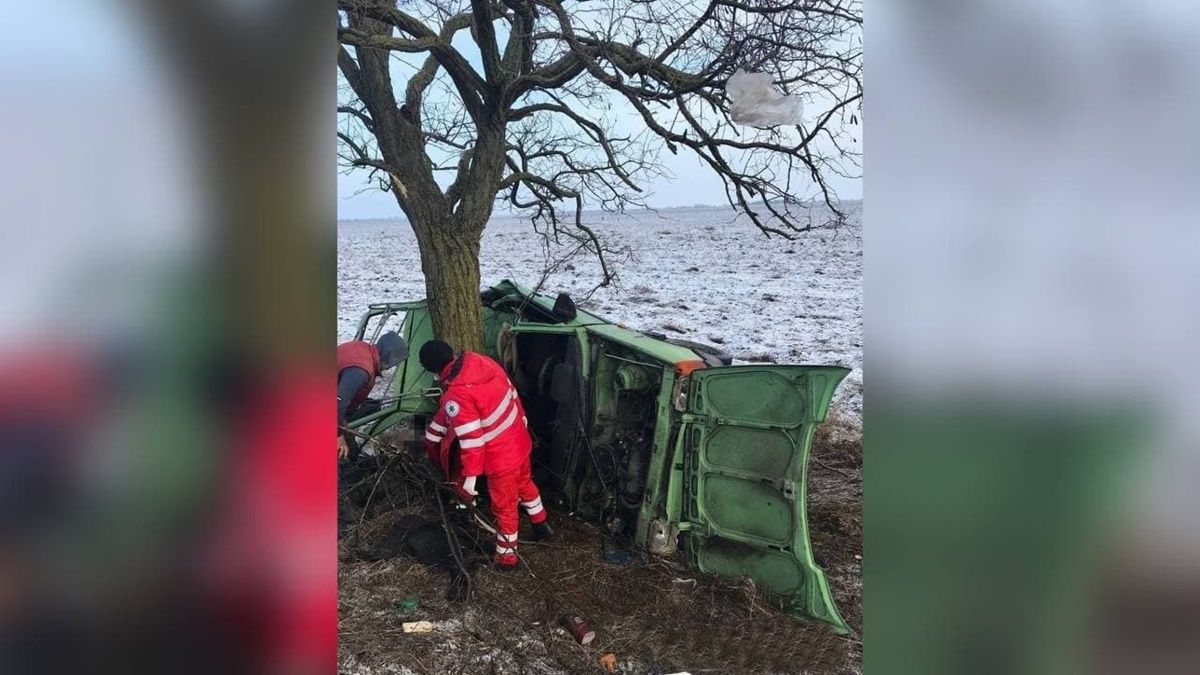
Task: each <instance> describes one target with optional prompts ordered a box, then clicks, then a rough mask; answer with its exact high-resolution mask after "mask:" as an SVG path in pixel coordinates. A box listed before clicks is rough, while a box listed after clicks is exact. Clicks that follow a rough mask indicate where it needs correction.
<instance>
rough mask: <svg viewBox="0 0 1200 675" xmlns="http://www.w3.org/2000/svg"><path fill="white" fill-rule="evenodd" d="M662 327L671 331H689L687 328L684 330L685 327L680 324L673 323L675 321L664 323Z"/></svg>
mask: <svg viewBox="0 0 1200 675" xmlns="http://www.w3.org/2000/svg"><path fill="white" fill-rule="evenodd" d="M662 329H663V330H669V331H671V332H672V333H686V332H687V331H686V330H684V329H682V328H680V327H679V326H676V325H675V324H673V323H664V324H663V325H662Z"/></svg>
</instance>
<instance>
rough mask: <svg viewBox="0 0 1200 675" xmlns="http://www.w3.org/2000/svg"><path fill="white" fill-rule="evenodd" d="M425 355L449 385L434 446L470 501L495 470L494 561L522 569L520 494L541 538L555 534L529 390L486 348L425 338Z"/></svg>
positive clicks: (491, 486)
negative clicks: (538, 478)
mask: <svg viewBox="0 0 1200 675" xmlns="http://www.w3.org/2000/svg"><path fill="white" fill-rule="evenodd" d="M420 360H421V365H422V366H423V367H424V368H425V370H428V371H429V372H431V373H436V374H437V376H438V379H439V381H440V382H441V387H442V392H443V393H442V397H441V400H440V401H439V402H438V410H437V413H436V414H435V415H434V417H433V420H432V421H430V422H429V426H428V427H426V429H425V441H426V452H428V453H429V455H430V457H432V458H434V461H435V462H438V463H439V464H440V465H441V466H442V468H443V470H444V471H446V473H447V476H448V477H449V478H450V479H451V480H452V481H454V485H455V489H456V490H457V491H458V493H459V496H460V497H461V498H462V499H463V501H465V502H468V503H473V502H474V500H475V496H476V495H477V494H478V493H477V491H476V486H475V483H476V479H478V478H479V477H480V476H486V477H487V485H488V496H489V497H490V498H491V506H492V515H494V516H495V517H496V555H495V558H494V564H495V566H496V567H497V568H498V569H506V570H507V569H515V568H516V566H517V562H518V559H517V525H518V522H519V513H518V511H517V508H518V502H519V505H520V507H522V508H524V509H525V513H526V514H528V515H529V520H530V522H532V523H533V538H534V539H535V540H537V539H545V538H546V537H549V536H550V535H552V534H553V530H551V529H550V525H549V523H547V522H546V509H545V508H544V507H543V506H542V498H541V495H540V494H539V493H538V489H537V486H536V485H534V483H533V477H532V475H531V473H530V465H529V453H530V451H531V450H532V448H533V439H532V438H531V437H530V435H529V421H528V420H527V419H526V418H525V408H524V406H523V405H522V404H521V398H520V397H519V396H518V395H517V390H516V387H514V386H513V384H512V382H511V381H510V380H509V379H508V373H506V372H504V368H503V367H502V366H501V365H500V364H499V363H496V362H495V361H493V360H492V359H490V358H488V357H487V356H484V355H482V354H476V353H475V352H463V353H462V354H459V355H458V357H457V358H455V356H454V350H453V349H452V348H451V347H450V345H448V344H446V343H445V342H442V341H441V340H431V341H429V342H426V343H425V344H424V345H422V346H421V352H420ZM454 441H457V442H458V446H459V449H460V451H461V452H460V456H459V461H458V466H459V467H460V468H459V471H457V472H455V471H453V469H452V466H451V463H450V462H448V461H447V458H448V456H449V453H448V449H449V446H450V444H451V443H453V442H454ZM456 473H457V474H459V475H454V474H456Z"/></svg>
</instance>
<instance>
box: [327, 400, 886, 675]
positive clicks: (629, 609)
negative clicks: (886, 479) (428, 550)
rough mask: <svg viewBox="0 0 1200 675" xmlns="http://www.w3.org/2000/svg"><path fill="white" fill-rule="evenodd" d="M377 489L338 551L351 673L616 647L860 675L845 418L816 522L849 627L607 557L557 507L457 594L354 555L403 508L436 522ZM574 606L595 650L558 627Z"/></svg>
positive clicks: (505, 661)
mask: <svg viewBox="0 0 1200 675" xmlns="http://www.w3.org/2000/svg"><path fill="white" fill-rule="evenodd" d="M381 494H386V495H389V496H388V497H386V498H384V501H383V502H381V506H382V508H380V510H379V512H378V514H377V515H373V516H371V515H369V516H368V517H367V518H366V519H364V520H363V524H362V526H361V527H359V528H358V529H357V530H356V532H357V541H351V539H352V538H353V537H347V538H345V539H344V540H343V541H342V544H341V547H340V553H341V564H340V566H339V573H338V578H339V584H340V586H339V589H340V594H339V635H340V643H339V662H340V667H341V669H342V671H343V672H355V673H561V672H570V673H589V672H590V673H603V672H607V671H606V670H605V669H604V668H603V667H602V666H601V665H600V657H601V656H602V655H603V654H605V653H612V654H615V655H616V672H620V673H673V672H678V671H680V670H688V671H690V672H693V673H698V672H722V673H725V672H739V673H742V672H747V673H748V672H772V673H798V672H806V673H859V672H861V669H862V668H861V660H862V648H861V641H860V639H859V636H860V634H861V629H862V581H861V580H862V561H861V555H862V444H861V439H860V438H859V436H858V432H857V431H856V430H855V429H853V427H849V426H848V425H843V424H841V423H839V422H837V421H836V420H834V421H832V422H831V423H828V424H826V425H824V426H823V427H822V428H821V429H820V430H819V431H818V434H817V438H816V439H815V441H814V444H813V454H812V461H811V463H810V468H809V500H808V503H809V524H810V529H811V538H812V543H813V548H814V553H815V556H816V559H817V561H818V563H819V564H821V565H822V566H823V567H824V568H825V569H826V571H827V572H828V574H829V580H830V584H831V585H832V587H833V589H834V593H835V596H836V599H837V603H838V606H839V608H840V609H841V611H842V614H843V616H844V617H845V619H846V621H847V622H848V623H849V624H850V626H851V629H852V633H851V635H849V636H838V635H836V634H834V633H833V631H832V630H830V629H829V628H827V627H826V626H824V625H822V624H818V623H815V622H810V621H801V620H797V619H794V618H792V617H790V616H788V615H786V614H783V613H782V612H780V611H778V610H777V609H775V608H773V607H772V606H771V605H770V603H769V602H768V601H767V600H766V599H765V598H764V597H763V596H762V595H760V594H759V593H758V592H757V591H756V590H755V589H754V588H753V587H752V586H751V585H750V584H748V583H743V584H736V583H732V582H727V581H723V580H719V579H715V578H705V577H700V576H699V575H697V574H696V573H695V572H692V571H690V570H688V569H687V568H686V567H684V565H683V564H682V562H681V561H679V560H674V559H659V558H654V559H650V560H642V561H637V562H635V563H634V564H632V565H628V566H618V565H610V564H606V563H604V562H602V561H601V547H602V545H604V538H603V537H602V536H601V534H600V532H599V531H598V530H597V528H595V527H593V526H592V525H590V524H588V523H585V522H583V521H581V520H578V519H576V518H573V517H570V516H569V515H567V514H565V513H563V512H562V511H559V510H555V511H552V512H551V515H550V518H551V523H552V524H553V526H554V527H555V529H556V531H557V536H556V537H555V538H554V539H553V540H552V541H550V542H545V543H528V544H525V543H523V544H522V546H521V554H522V557H523V559H524V565H523V566H522V569H521V570H520V571H518V572H511V573H501V572H495V571H492V570H490V569H487V568H486V567H484V568H481V569H479V570H477V571H476V573H475V575H474V583H473V590H474V597H473V598H472V599H471V600H470V601H469V602H465V603H464V602H452V601H448V600H447V599H446V597H445V591H446V585H447V575H446V574H445V573H444V572H441V571H436V570H433V569H431V568H428V567H426V566H424V565H421V564H419V563H417V562H416V561H415V560H413V559H412V558H409V557H397V558H393V559H390V560H382V561H374V562H366V561H363V560H361V559H359V558H358V556H357V554H356V550H357V549H358V548H362V547H364V546H367V545H369V544H370V542H372V541H378V540H379V539H381V538H382V537H384V536H385V535H386V533H387V532H388V531H389V530H390V528H391V526H392V525H393V524H394V523H395V522H396V521H397V519H398V518H400V517H401V516H402V515H404V514H411V513H417V512H420V513H422V514H423V515H426V516H432V517H438V512H437V510H436V507H434V506H432V505H430V504H425V503H422V502H420V501H409V500H410V499H411V496H412V495H411V492H405V491H404V490H403V489H402V488H399V487H395V486H392V487H391V488H390V489H389V490H388V491H386V492H384V493H381ZM389 500H391V501H389ZM374 510H375V509H372V511H374ZM524 527H527V524H526V525H524ZM523 534H524V532H523ZM490 545H491V540H490V535H488V534H487V533H480V535H479V536H478V537H477V538H476V539H475V541H474V545H473V546H472V548H473V550H474V554H475V555H476V556H477V558H478V559H479V560H481V561H482V560H485V559H486V557H487V549H488V547H490ZM408 598H414V599H416V600H417V602H418V608H417V609H416V610H415V611H412V612H408V613H405V612H404V611H403V610H402V609H400V607H399V603H400V601H401V600H404V599H408ZM568 612H576V613H579V614H582V615H584V616H585V617H587V618H588V620H589V621H590V622H591V624H592V627H593V629H594V630H595V631H596V639H595V641H594V642H593V643H592V644H591V645H589V646H588V647H582V646H580V645H577V644H576V643H575V642H574V641H573V640H572V639H571V637H570V636H569V635H567V633H566V632H565V631H564V630H563V629H562V628H561V627H560V626H559V624H558V619H559V617H561V616H562V615H563V614H565V613H568ZM415 620H427V621H433V622H435V624H438V626H439V628H438V630H436V631H435V632H433V633H428V634H406V633H404V632H403V629H402V626H403V623H404V622H406V621H415Z"/></svg>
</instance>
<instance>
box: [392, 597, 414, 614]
mask: <svg viewBox="0 0 1200 675" xmlns="http://www.w3.org/2000/svg"><path fill="white" fill-rule="evenodd" d="M419 605H420V603H419V602H417V599H416V598H405V599H403V600H401V601H400V602H397V603H396V609H398V610H400V612H401V613H402V614H412V613H413V612H415V611H417V607H418V606H419Z"/></svg>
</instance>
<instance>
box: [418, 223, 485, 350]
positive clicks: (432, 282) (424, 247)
mask: <svg viewBox="0 0 1200 675" xmlns="http://www.w3.org/2000/svg"><path fill="white" fill-rule="evenodd" d="M448 221H449V219H448V218H447V219H446V220H442V221H441V222H428V221H418V220H414V221H412V226H413V232H414V233H416V235H417V245H418V247H419V248H420V250H421V271H422V272H423V273H424V274H425V295H426V298H427V299H428V302H429V315H430V318H431V319H432V321H433V334H434V335H435V336H436V337H438V338H439V339H441V340H445V341H446V342H449V343H450V345H451V346H453V347H454V349H455V351H458V350H463V349H467V350H470V351H473V352H483V351H484V350H485V347H484V342H483V312H482V308H481V305H480V301H479V285H480V284H479V237H480V235H481V234H482V233H483V227H482V226H479V227H477V228H476V227H469V228H457V227H453V226H451V225H449V222H448Z"/></svg>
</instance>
